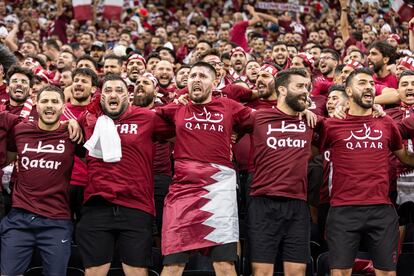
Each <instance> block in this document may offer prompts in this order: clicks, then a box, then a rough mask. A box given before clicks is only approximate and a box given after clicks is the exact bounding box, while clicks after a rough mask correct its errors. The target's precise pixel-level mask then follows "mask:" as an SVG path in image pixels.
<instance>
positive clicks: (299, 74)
mask: <svg viewBox="0 0 414 276" xmlns="http://www.w3.org/2000/svg"><path fill="white" fill-rule="evenodd" d="M309 83H310V79H309V78H308V77H307V75H306V72H305V71H303V70H301V69H287V70H284V71H281V72H279V73H278V74H277V76H276V78H275V81H274V86H275V90H276V93H277V106H276V108H274V109H269V108H267V109H261V110H258V111H256V112H255V113H253V116H252V117H251V120H250V121H249V122H247V123H246V124H247V126H250V128H252V134H251V135H252V148H253V150H254V152H253V162H254V168H255V174H254V178H253V183H252V186H251V188H250V189H251V192H250V201H249V205H248V222H247V233H248V237H249V247H250V249H249V252H250V260H251V262H252V270H253V275H273V271H274V262H275V260H276V256H277V253H278V249H279V245H281V246H282V247H283V248H282V252H283V254H282V256H281V257H282V260H283V266H284V271H285V273H286V274H288V275H293V274H294V275H305V270H306V263H307V262H308V261H309V259H310V248H309V242H310V234H309V233H310V214H309V209H308V205H307V203H306V198H307V169H306V168H307V163H308V158H306V156H310V154H311V142H312V137H313V132H314V130H313V129H312V128H310V127H308V126H307V125H306V123H305V122H304V120H303V119H300V118H299V116H298V115H299V113H300V112H303V111H304V110H305V109H306V106H307V97H308V95H309V91H308V89H307V87H308V86H309ZM260 87H261V85H258V88H259V90H260ZM304 157H305V158H304ZM275 181H276V182H275Z"/></svg>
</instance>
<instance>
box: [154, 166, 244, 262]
mask: <svg viewBox="0 0 414 276" xmlns="http://www.w3.org/2000/svg"><path fill="white" fill-rule="evenodd" d="M174 170H175V173H174V179H173V183H172V184H171V185H170V188H169V192H168V195H167V196H166V198H165V204H164V216H163V227H162V248H161V249H162V254H163V255H169V254H173V253H177V252H183V251H189V250H201V251H204V250H205V249H206V248H208V247H212V246H216V245H220V244H227V243H233V242H237V241H238V240H239V221H238V215H237V195H236V172H235V171H234V170H233V169H231V168H228V167H225V166H222V165H217V164H208V163H201V162H196V161H190V160H176V162H175V165H174Z"/></svg>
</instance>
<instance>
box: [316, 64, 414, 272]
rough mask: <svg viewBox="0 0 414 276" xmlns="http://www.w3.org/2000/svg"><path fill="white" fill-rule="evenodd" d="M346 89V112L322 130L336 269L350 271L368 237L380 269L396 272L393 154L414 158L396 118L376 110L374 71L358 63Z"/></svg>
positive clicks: (328, 229) (403, 158)
mask: <svg viewBox="0 0 414 276" xmlns="http://www.w3.org/2000/svg"><path fill="white" fill-rule="evenodd" d="M345 89H346V93H347V95H348V96H349V98H350V99H349V111H348V114H347V116H346V118H345V119H344V120H339V119H334V118H329V119H327V120H326V121H325V122H324V124H323V125H324V126H323V133H322V135H321V148H322V149H330V161H331V162H332V167H333V172H332V189H331V200H330V204H331V208H330V209H329V212H328V218H327V221H326V237H327V243H328V247H329V264H330V267H331V274H332V275H334V276H336V275H350V274H351V270H352V266H353V263H354V258H355V256H356V253H357V251H358V248H359V242H360V240H361V238H362V237H364V238H365V239H366V246H367V247H368V248H367V249H368V251H369V252H370V255H371V257H372V261H373V265H374V268H375V270H376V274H377V275H396V274H395V270H396V265H397V256H398V252H397V249H398V217H397V215H396V212H395V209H394V207H393V205H392V204H391V201H390V198H389V194H388V192H389V188H390V187H389V186H390V182H389V163H388V158H389V155H390V154H391V153H394V154H395V155H396V156H397V157H398V159H400V161H402V162H403V163H406V164H409V165H410V166H412V165H413V162H412V161H413V158H412V156H408V155H407V152H406V150H405V149H404V147H403V144H402V139H401V135H400V133H399V131H398V128H397V126H396V124H395V123H394V122H393V120H392V119H391V118H390V117H388V116H386V117H380V118H374V117H373V116H372V112H373V110H372V106H373V104H374V98H375V93H374V79H373V73H372V71H370V70H369V69H366V68H361V69H356V70H355V71H353V72H352V73H351V74H350V75H349V77H348V78H347V80H346V88H345ZM372 160H375V162H372ZM378 164H381V166H378ZM373 173H374V174H375V177H374V178H373V177H371V176H372V174H373Z"/></svg>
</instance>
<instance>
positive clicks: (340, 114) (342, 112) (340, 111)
mask: <svg viewBox="0 0 414 276" xmlns="http://www.w3.org/2000/svg"><path fill="white" fill-rule="evenodd" d="M347 111H348V108H346V107H345V106H342V105H337V106H336V107H335V112H334V114H333V117H334V118H337V119H341V120H343V119H345V118H346V112H347Z"/></svg>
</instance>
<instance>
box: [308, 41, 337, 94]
mask: <svg viewBox="0 0 414 276" xmlns="http://www.w3.org/2000/svg"><path fill="white" fill-rule="evenodd" d="M338 64H339V55H338V53H337V52H335V51H334V50H332V49H324V50H323V51H322V52H321V56H320V58H319V65H318V66H319V71H320V72H321V74H322V75H321V76H318V77H316V78H315V79H314V80H313V89H312V92H311V94H312V95H314V96H316V95H320V94H325V95H326V92H328V89H329V87H330V86H331V85H332V84H334V82H333V79H334V75H335V67H336V66H337V65H338Z"/></svg>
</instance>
